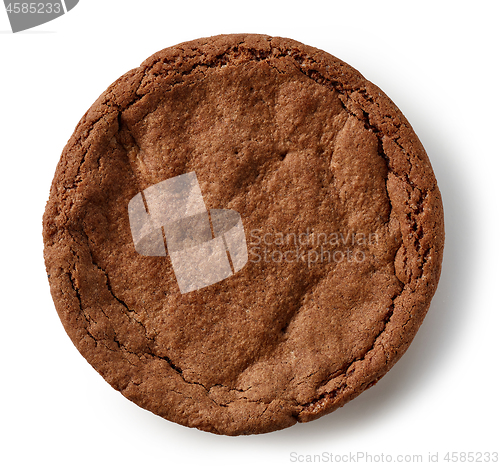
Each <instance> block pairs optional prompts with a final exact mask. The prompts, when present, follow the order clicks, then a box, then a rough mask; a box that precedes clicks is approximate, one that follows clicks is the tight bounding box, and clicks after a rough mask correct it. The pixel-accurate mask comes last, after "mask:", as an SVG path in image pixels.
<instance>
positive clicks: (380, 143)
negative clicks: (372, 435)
mask: <svg viewBox="0 0 500 466" xmlns="http://www.w3.org/2000/svg"><path fill="white" fill-rule="evenodd" d="M190 171H195V172H196V174H197V176H198V179H199V181H200V186H201V190H202V192H203V195H204V198H205V202H206V204H207V207H209V208H215V209H217V208H222V209H234V210H236V211H237V212H239V213H240V215H241V217H242V219H243V221H244V226H245V231H246V234H247V242H248V243H249V245H248V247H249V250H250V255H251V256H252V252H251V247H252V246H254V247H261V246H263V238H264V235H266V234H267V237H266V238H268V239H270V240H271V243H272V244H271V245H267V243H266V246H269V247H270V248H271V249H272V251H281V257H283V253H284V252H286V250H291V249H293V248H294V247H295V246H296V244H295V243H294V244H293V247H290V246H291V241H288V242H286V241H285V244H279V243H280V240H279V238H281V236H280V235H279V234H280V233H282V234H283V235H286V234H289V235H290V236H289V238H293V237H294V236H292V235H295V238H297V237H298V235H300V234H304V233H305V234H306V235H309V236H306V237H307V238H308V239H307V241H306V244H301V245H299V246H300V248H301V252H303V253H304V254H305V255H306V257H308V256H307V254H309V252H310V255H311V256H313V257H316V256H314V255H313V254H312V252H313V251H315V252H316V253H318V254H320V253H321V249H320V248H321V246H323V245H324V244H319V243H318V242H314V238H318V237H321V234H326V235H335V234H337V239H338V238H339V236H340V238H341V239H340V240H339V241H338V243H336V244H337V245H339V244H340V247H341V249H342V247H343V246H344V249H342V251H343V253H344V254H345V246H346V244H347V243H346V242H345V238H346V237H348V238H351V236H354V238H355V239H354V240H353V244H352V246H353V247H355V246H358V249H359V250H360V251H362V252H363V254H364V257H365V259H364V260H363V261H359V262H357V261H355V260H354V259H353V260H351V261H350V262H349V261H348V260H347V259H346V260H344V261H339V262H336V261H333V260H331V261H329V262H328V263H326V262H325V261H322V262H321V263H318V261H316V263H315V264H313V266H311V264H307V263H305V262H301V261H300V260H299V261H297V262H286V261H285V260H282V261H274V260H272V259H270V260H269V261H267V262H266V261H265V260H264V259H262V257H263V254H262V253H263V249H262V248H261V249H260V250H259V254H258V255H259V256H260V257H261V260H255V261H252V260H250V261H249V262H248V264H247V265H246V266H245V268H244V269H243V270H241V271H240V272H238V273H237V274H235V275H233V276H231V277H230V278H228V279H227V280H224V281H222V282H219V283H216V284H214V285H212V286H210V287H206V288H203V289H201V290H198V291H194V292H191V293H188V294H185V295H181V294H180V293H179V290H178V287H177V285H176V281H175V276H174V273H173V271H172V266H171V263H170V261H169V259H168V257H167V258H165V257H162V258H160V257H145V256H140V255H138V254H137V253H136V252H135V250H134V245H133V242H132V238H131V233H130V228H129V225H128V216H127V204H128V202H129V200H130V199H131V198H132V197H133V196H134V195H136V194H137V193H138V192H140V191H142V190H144V189H146V188H147V187H148V186H151V185H153V184H155V183H158V182H159V181H162V180H165V179H168V178H170V177H173V176H177V175H180V174H182V173H186V172H190ZM359 233H362V234H363V235H364V237H365V239H366V241H365V243H363V244H358V238H359V237H360V236H359V235H358V234H359ZM315 235H316V236H315ZM342 235H343V236H342ZM370 235H374V236H372V238H374V240H373V241H372V242H370V240H369V239H368V238H370ZM43 236H44V246H45V249H44V257H45V262H46V268H47V274H48V276H49V282H50V288H51V293H52V297H53V300H54V303H55V306H56V309H57V312H58V313H59V316H60V318H61V321H62V323H63V325H64V328H65V330H66V332H67V333H68V335H69V336H70V338H71V339H72V341H73V343H74V344H75V346H76V347H77V348H78V350H79V351H80V352H81V354H82V355H83V356H84V357H85V358H86V359H87V361H88V362H89V363H90V364H91V365H92V366H93V367H94V368H95V369H96V370H97V371H98V372H99V373H100V374H101V375H102V376H103V377H104V378H105V379H106V380H107V381H108V382H109V383H110V384H111V385H112V386H113V387H114V388H115V389H116V390H119V391H120V392H121V393H122V394H123V395H124V396H126V397H127V398H128V399H130V400H132V401H133V402H135V403H137V404H138V405H139V406H141V407H143V408H145V409H148V410H150V411H152V412H154V413H156V414H158V415H160V416H162V417H164V418H166V419H168V420H171V421H174V422H177V423H179V424H182V425H186V426H189V427H196V428H199V429H202V430H205V431H209V432H213V433H217V434H225V435H240V434H256V433H263V432H270V431H274V430H278V429H282V428H285V427H288V426H291V425H293V424H295V423H296V422H297V421H299V422H306V421H310V420H313V419H316V418H318V417H320V416H322V415H324V414H327V413H330V412H332V411H334V410H335V409H337V408H339V407H341V406H343V405H344V404H345V403H347V402H348V401H349V400H351V399H353V398H354V397H356V396H357V395H359V394H360V393H361V392H363V391H364V390H365V389H367V388H369V387H370V386H372V385H374V384H375V383H376V382H377V381H378V380H379V379H380V378H381V377H382V376H383V375H384V374H385V373H387V371H388V370H389V369H390V368H391V367H392V366H393V365H394V364H395V363H396V362H397V361H398V359H399V358H400V357H401V356H402V354H403V353H404V352H405V351H406V349H407V348H408V346H409V344H410V343H411V341H412V339H413V337H414V336H415V334H416V332H417V330H418V328H419V326H420V325H421V323H422V320H423V318H424V316H425V314H426V312H427V310H428V308H429V304H430V301H431V298H432V296H433V294H434V292H435V290H436V287H437V283H438V280H439V274H440V269H441V261H442V253H443V245H444V225H443V208H442V202H441V196H440V193H439V189H438V187H437V184H436V180H435V177H434V174H433V171H432V167H431V165H430V162H429V159H428V157H427V155H426V153H425V150H424V148H423V147H422V145H421V143H420V141H419V140H418V138H417V136H416V135H415V133H414V131H413V130H412V128H411V126H410V124H409V123H408V121H407V120H406V118H405V117H404V116H403V115H402V113H401V112H400V111H399V109H398V108H397V107H396V106H395V105H394V103H393V102H392V101H391V100H390V99H389V98H388V97H387V96H386V95H385V94H384V93H383V92H382V91H381V90H380V89H379V88H377V87H376V86H375V85H373V84H372V83H370V82H369V81H367V80H366V79H365V78H364V77H363V76H362V75H361V74H360V73H359V72H357V71H356V70H354V69H353V68H352V67H350V66H349V65H347V64H345V63H344V62H342V61H340V60H338V59H337V58H335V57H333V56H331V55H329V54H327V53H326V52H323V51H321V50H318V49H315V48H313V47H308V46H305V45H303V44H301V43H299V42H296V41H293V40H290V39H283V38H277V37H269V36H262V35H223V36H216V37H211V38H205V39H199V40H195V41H191V42H187V43H183V44H179V45H177V46H174V47H170V48H167V49H165V50H162V51H161V52H158V53H156V54H154V55H153V56H152V57H150V58H149V59H147V60H146V61H145V62H144V63H143V64H142V65H141V66H140V67H138V68H136V69H134V70H131V71H130V72H128V73H127V74H125V75H124V76H122V77H121V78H120V79H118V80H117V81H116V82H115V83H114V84H112V85H111V86H110V87H109V88H108V89H107V90H106V91H105V92H104V93H103V94H102V95H101V96H100V97H99V99H98V100H97V101H96V102H95V103H94V104H93V105H92V107H91V108H90V109H89V110H88V112H87V113H86V114H85V116H84V117H83V118H82V119H81V121H80V123H79V124H78V126H77V128H76V129H75V132H74V134H73V136H72V137H71V139H70V140H69V142H68V144H67V145H66V147H65V149H64V151H63V153H62V156H61V159H60V162H59V164H58V166H57V169H56V174H55V177H54V181H53V183H52V187H51V192H50V198H49V201H48V203H47V207H46V211H45V214H44V218H43ZM256 238H258V239H260V243H258V244H257V245H255V244H256V243H257V240H256ZM311 238H312V239H311ZM323 238H324V236H323ZM252 240H255V241H254V242H253V243H252V242H251V241H252ZM349 241H350V240H349ZM342 242H344V244H342ZM354 243H356V244H354ZM353 250H354V248H353ZM275 257H279V254H275ZM253 258H255V255H254V257H253Z"/></svg>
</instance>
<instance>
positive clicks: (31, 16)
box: [4, 0, 79, 33]
mask: <svg viewBox="0 0 500 466" xmlns="http://www.w3.org/2000/svg"><path fill="white" fill-rule="evenodd" d="M78 2H79V0H49V1H47V0H41V1H40V0H39V1H37V2H12V1H11V0H4V5H5V10H6V11H7V16H8V18H9V23H10V27H11V29H12V32H14V33H16V32H21V31H25V30H27V29H31V28H34V27H36V26H40V25H41V24H45V23H48V22H49V21H52V20H53V19H56V18H59V16H62V15H64V13H67V12H68V11H70V10H72V9H73V8H75V6H76V5H77V4H78Z"/></svg>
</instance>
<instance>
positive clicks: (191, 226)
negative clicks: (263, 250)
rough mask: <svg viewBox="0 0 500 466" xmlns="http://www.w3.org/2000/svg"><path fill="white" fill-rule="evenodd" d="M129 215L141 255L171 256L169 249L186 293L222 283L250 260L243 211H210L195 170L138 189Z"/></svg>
mask: <svg viewBox="0 0 500 466" xmlns="http://www.w3.org/2000/svg"><path fill="white" fill-rule="evenodd" d="M128 216H129V223H130V231H131V233H132V239H133V242H134V247H135V250H136V252H137V253H138V254H141V255H143V256H166V251H167V250H168V254H169V256H170V260H171V262H172V266H173V269H174V274H175V278H176V280H177V284H178V285H179V289H180V292H181V294H185V293H189V292H190V291H195V290H199V289H201V288H204V287H206V286H210V285H213V284H214V283H217V282H220V281H222V280H224V279H226V278H228V277H230V276H231V275H233V274H235V273H236V272H238V271H240V270H241V269H242V268H243V267H244V266H245V264H246V263H247V262H248V251H247V243H246V237H245V230H244V228H243V222H242V220H241V216H240V214H239V213H238V212H236V211H234V210H229V209H211V210H210V212H209V211H208V210H207V208H206V206H205V202H204V201H203V196H202V193H201V189H200V186H199V184H198V179H197V177H196V174H195V172H190V173H185V174H183V175H179V176H175V177H173V178H169V179H167V180H164V181H161V182H159V183H156V184H154V185H153V186H150V187H148V188H146V189H145V190H144V192H143V193H138V194H136V195H135V196H134V197H133V198H132V199H131V200H130V201H129V204H128ZM210 219H211V220H212V226H213V236H212V229H211V227H210Z"/></svg>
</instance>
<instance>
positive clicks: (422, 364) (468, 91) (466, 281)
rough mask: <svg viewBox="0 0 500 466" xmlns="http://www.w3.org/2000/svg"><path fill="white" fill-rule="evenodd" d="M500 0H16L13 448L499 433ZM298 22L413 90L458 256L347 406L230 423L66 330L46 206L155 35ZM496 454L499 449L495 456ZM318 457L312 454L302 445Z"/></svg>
mask: <svg viewBox="0 0 500 466" xmlns="http://www.w3.org/2000/svg"><path fill="white" fill-rule="evenodd" d="M497 5H498V2H495V1H489V2H487V1H476V2H462V1H433V2H431V1H419V2H407V1H402V0H399V1H380V0H379V1H374V0H371V1H353V2H347V1H341V2H340V1H331V2H325V1H320V2H311V1H310V2H292V1H288V2H272V1H271V0H268V1H248V2H236V1H234V2H214V1H203V2H196V1H190V2H186V3H183V2H180V1H176V2H173V1H160V0H158V1H153V0H141V1H138V0H136V1H126V0H106V1H102V0H101V1H98V0H81V1H80V4H79V5H77V6H76V7H75V9H74V10H72V11H71V12H69V13H68V14H67V15H64V16H63V17H61V18H58V19H56V20H55V21H53V22H50V23H47V24H45V25H42V26H39V27H37V28H35V29H33V30H31V31H27V32H25V33H18V34H12V33H11V32H10V26H9V23H8V19H7V14H6V13H5V11H4V10H2V9H0V31H1V34H0V70H1V73H0V88H1V95H0V99H1V100H0V138H1V139H0V144H1V145H0V154H1V164H0V167H1V168H0V170H1V184H0V189H1V229H0V234H1V244H2V252H1V258H2V259H1V265H2V269H1V270H2V272H1V273H2V280H1V281H0V286H1V297H2V305H1V320H0V325H1V327H0V329H1V337H0V355H1V366H0V367H1V369H0V374H1V379H0V382H1V383H0V403H1V411H0V423H1V427H2V433H1V436H0V464H3V465H9V466H10V465H54V466H58V465H83V464H92V465H104V464H108V463H111V464H116V465H120V466H125V465H143V464H154V465H170V464H188V465H190V464H193V465H194V464H202V463H203V464H207V465H211V464H213V465H226V464H228V465H233V464H235V465H236V464H237V465H247V464H248V465H250V464H251V465H254V464H264V465H266V464H276V465H282V464H283V465H285V464H299V462H298V461H297V462H296V463H293V462H291V461H290V460H291V459H294V458H297V459H303V460H304V461H305V460H306V459H307V458H306V457H305V456H304V457H303V458H301V457H298V456H295V457H293V456H291V454H292V452H295V453H296V454H297V455H307V454H322V453H323V452H327V453H333V454H347V453H349V452H368V453H370V454H373V455H375V454H381V453H384V454H386V455H387V454H390V455H392V456H393V459H395V458H396V455H397V454H410V455H411V454H422V455H423V457H424V462H426V461H427V456H428V453H429V452H432V453H436V452H439V455H440V464H447V463H446V462H445V461H444V460H443V457H444V455H445V454H446V452H453V451H457V452H461V451H465V452H488V451H498V450H499V449H500V445H499V442H498V438H499V437H500V435H499V433H500V428H499V414H500V410H499V402H498V391H499V390H498V383H499V377H498V372H499V363H498V357H499V355H498V353H499V347H500V343H499V330H500V317H499V315H500V312H499V311H500V305H499V302H498V289H499V288H500V280H499V279H500V276H499V272H498V264H499V261H500V257H499V252H498V251H499V247H498V244H499V228H498V227H499V222H498V215H499V204H498V200H499V184H500V182H499V180H498V177H499V169H500V166H499V158H500V151H499V135H500V131H499V124H500V120H499V116H498V115H499V107H500V97H499V96H500V90H499V88H498V85H499V78H500V75H499V72H500V66H499V45H500V40H499V39H500V35H499V33H498V18H499V8H498V7H497ZM232 32H255V33H265V34H270V35H278V36H285V37H291V38H294V39H296V40H299V41H301V42H304V43H306V44H309V45H313V46H315V47H318V48H321V49H323V50H326V51H327V52H329V53H331V54H333V55H336V56H337V57H339V58H341V59H343V60H344V61H346V62H348V63H349V64H351V65H352V66H354V67H355V68H357V69H358V70H359V71H361V72H362V73H363V74H364V75H365V76H366V77H367V78H368V79H369V80H371V81H373V82H374V83H375V84H377V85H378V86H379V87H381V88H382V89H383V90H384V91H385V92H386V93H387V94H388V95H389V96H390V97H391V98H392V99H393V100H394V101H395V102H396V104H397V105H398V106H399V107H400V109H401V110H402V111H403V113H404V114H405V115H406V116H407V117H408V119H409V120H410V122H411V123H412V125H413V127H414V129H415V131H416V132H417V134H418V135H419V137H420V139H421V140H422V142H423V144H424V146H425V147H426V149H427V152H428V154H429V156H430V158H431V161H432V164H433V166H434V169H435V172H436V176H437V179H438V182H439V186H440V189H441V192H442V195H443V200H444V206H445V214H446V234H447V237H446V249H445V257H444V265H443V272H442V276H441V282H440V285H439V289H438V291H437V294H436V296H435V298H434V300H433V302H432V306H431V309H430V311H429V314H428V316H427V318H426V320H425V322H424V324H423V326H422V327H421V329H420V331H419V333H418V335H417V336H416V338H415V340H414V342H413V344H412V346H411V347H410V349H409V350H408V352H407V353H406V354H405V356H404V357H403V358H402V359H401V361H400V362H399V363H398V364H397V365H396V366H395V367H394V369H392V370H391V372H390V373H389V374H388V375H387V376H386V377H384V378H383V379H382V380H381V381H380V382H379V383H378V384H377V385H376V386H375V387H373V388H371V389H370V390H368V391H367V392H365V393H364V394H362V395H361V396H359V397H358V398H357V399H356V400H354V401H352V402H350V403H349V404H348V405H346V406H345V407H344V408H342V409H340V410H338V411H337V412H335V413H333V414H330V415H328V416H326V417H323V418H321V419H320V420H318V421H315V422H312V423H309V424H303V425H296V426H294V427H292V428H289V429H285V430H284V431H281V432H275V433H271V434H265V435H259V436H250V437H238V438H229V437H219V436H216V435H212V434H207V433H204V432H200V431H197V430H194V429H188V428H185V427H181V426H178V425H176V424H173V423H171V422H168V421H165V420H163V419H161V418H159V417H157V416H155V415H153V414H151V413H149V412H147V411H144V410H142V409H140V408H138V407H137V406H135V405H134V404H132V403H131V402H129V401H127V400H126V399H125V398H124V397H122V396H121V395H120V394H119V393H118V392H115V391H114V390H113V389H112V388H111V387H110V386H109V385H108V384H107V383H106V382H105V381H104V380H103V379H101V377H100V376H99V375H98V374H97V372H95V371H94V369H92V367H90V366H89V365H88V364H87V362H86V361H85V360H84V359H83V358H82V357H81V356H80V354H79V353H78V352H77V350H76V349H75V348H74V347H73V345H72V343H71V341H70V340H69V338H68V337H67V336H66V334H65V332H64V330H63V327H62V325H61V323H60V322H59V319H58V317H57V314H56V311H55V309H54V305H53V303H52V300H51V297H50V293H49V286H48V282H47V279H46V275H45V269H44V263H43V257H42V250H43V244H42V235H41V231H42V214H43V210H44V207H45V203H46V201H47V198H48V193H49V187H50V183H51V180H52V177H53V174H54V170H55V167H56V164H57V162H58V159H59V156H60V153H61V151H62V149H63V147H64V145H65V143H66V141H67V140H68V139H69V137H70V136H71V134H72V132H73V129H74V127H75V125H76V124H77V122H78V121H79V119H80V117H81V116H82V115H83V114H84V112H85V111H86V110H87V108H88V107H89V106H90V105H91V104H92V103H93V102H94V100H95V99H96V98H97V97H98V96H99V95H100V94H101V93H102V92H103V91H104V90H105V89H106V87H107V86H108V85H109V84H111V83H112V82H113V81H114V80H115V79H117V78H118V77H119V76H121V75H122V74H123V73H125V72H126V71H128V70H129V69H131V68H134V67H136V66H137V65H139V64H140V63H141V62H142V61H143V60H144V59H146V58H147V57H148V56H149V55H151V54H152V53H154V52H156V51H158V50H160V49H162V48H165V47H168V46H171V45H174V44H176V43H179V42H182V41H185V40H190V39H196V38H198V37H203V36H210V35H215V34H220V33H232ZM484 458H485V457H484V456H483V459H484ZM303 464H305V463H303Z"/></svg>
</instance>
